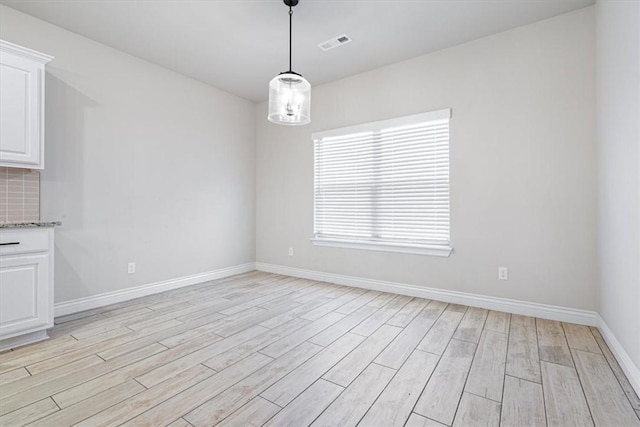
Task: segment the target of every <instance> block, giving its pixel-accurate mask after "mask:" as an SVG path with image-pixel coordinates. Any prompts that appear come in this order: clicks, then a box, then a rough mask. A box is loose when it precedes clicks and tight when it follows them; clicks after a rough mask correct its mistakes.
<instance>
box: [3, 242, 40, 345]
mask: <svg viewBox="0 0 640 427" xmlns="http://www.w3.org/2000/svg"><path fill="white" fill-rule="evenodd" d="M49 262H50V259H49V255H47V254H46V253H43V254H37V255H35V254H34V255H29V256H3V257H0V337H1V338H3V339H4V338H10V337H12V336H15V335H20V334H23V333H29V332H32V331H34V330H39V329H45V328H47V327H50V326H53V325H52V320H53V316H52V314H53V313H52V312H51V307H50V306H51V304H50V298H51V294H50V292H51V289H50V286H49Z"/></svg>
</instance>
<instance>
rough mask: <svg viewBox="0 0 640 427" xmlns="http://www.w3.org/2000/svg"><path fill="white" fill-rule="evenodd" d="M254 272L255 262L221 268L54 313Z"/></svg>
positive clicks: (58, 307)
mask: <svg viewBox="0 0 640 427" xmlns="http://www.w3.org/2000/svg"><path fill="white" fill-rule="evenodd" d="M253 270H255V263H253V262H250V263H247V264H241V265H236V266H233V267H226V268H220V269H218V270H213V271H207V272H205V273H199V274H193V275H191V276H184V277H178V278H176V279H170V280H164V281H162V282H156V283H150V284H147V285H142V286H136V287H135V288H129V289H123V290H120V291H115V292H108V293H104V294H100V295H93V296H90V297H85V298H78V299H75V300H71V301H64V302H59V303H56V304H55V305H54V309H53V312H54V316H55V317H58V316H66V315H67V314H73V313H78V312H80V311H85V310H90V309H93V308H99V307H104V306H106V305H109V304H115V303H118V302H122V301H127V300H131V299H134V298H140V297H144V296H147V295H152V294H157V293H159V292H164V291H170V290H172V289H177V288H182V287H184V286H190V285H195V284H198V283H203V282H208V281H210V280H217V279H222V278H225V277H229V276H233V275H236V274H241V273H247V272H249V271H253Z"/></svg>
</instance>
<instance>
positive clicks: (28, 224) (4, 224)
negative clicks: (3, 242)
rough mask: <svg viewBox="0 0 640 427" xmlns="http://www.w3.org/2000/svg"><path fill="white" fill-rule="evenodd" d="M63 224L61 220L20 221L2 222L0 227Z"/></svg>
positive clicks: (34, 226) (54, 225) (53, 225)
mask: <svg viewBox="0 0 640 427" xmlns="http://www.w3.org/2000/svg"><path fill="white" fill-rule="evenodd" d="M60 225H62V222H60V221H20V222H0V228H39V227H57V226H60Z"/></svg>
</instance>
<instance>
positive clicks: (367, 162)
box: [313, 109, 451, 256]
mask: <svg viewBox="0 0 640 427" xmlns="http://www.w3.org/2000/svg"><path fill="white" fill-rule="evenodd" d="M450 117H451V110H449V109H447V110H440V111H435V112H431V113H424V114H416V115H413V116H407V117H400V118H396V119H391V120H384V121H380V122H374V123H367V124H364V125H359V126H352V127H347V128H342V129H335V130H329V131H326V132H319V133H314V134H313V141H314V155H315V179H314V191H315V195H314V207H315V210H314V217H315V219H314V238H313V242H314V244H316V245H322V246H340V247H351V248H360V249H373V250H384V251H398V252H409V253H418V254H428V255H440V256H449V254H450V253H451V248H450V247H449V118H450Z"/></svg>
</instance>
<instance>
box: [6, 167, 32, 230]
mask: <svg viewBox="0 0 640 427" xmlns="http://www.w3.org/2000/svg"><path fill="white" fill-rule="evenodd" d="M39 219H40V172H38V171H35V170H31V169H18V168H5V167H0V222H17V221H38V220H39Z"/></svg>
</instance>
